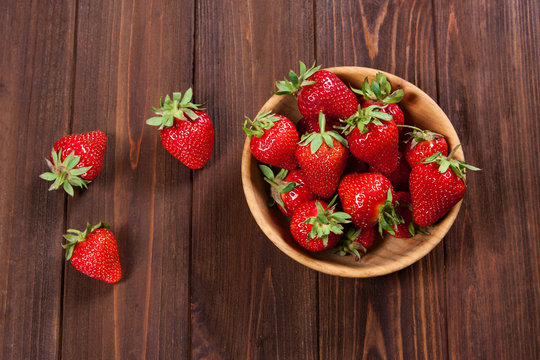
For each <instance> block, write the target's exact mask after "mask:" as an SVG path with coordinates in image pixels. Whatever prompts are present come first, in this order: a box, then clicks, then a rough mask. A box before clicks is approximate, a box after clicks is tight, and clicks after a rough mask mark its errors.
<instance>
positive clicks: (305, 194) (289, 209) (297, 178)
mask: <svg viewBox="0 0 540 360" xmlns="http://www.w3.org/2000/svg"><path fill="white" fill-rule="evenodd" d="M283 180H284V181H285V182H289V183H290V182H295V183H298V184H300V185H298V186H297V187H295V188H294V189H292V190H291V191H289V192H286V193H283V194H279V195H280V196H281V200H283V204H285V209H283V208H282V207H281V205H279V204H277V206H278V208H279V210H281V212H282V213H284V214H285V215H287V216H289V217H291V216H292V215H293V213H294V211H295V210H296V208H298V206H300V205H301V204H303V203H305V202H307V201H311V200H314V199H315V196H314V195H313V193H312V192H311V190H309V188H308V187H307V185H305V180H304V173H303V172H302V170H300V169H295V170H293V171H291V172H289V173H288V174H287V176H286V177H285V179H283ZM272 190H273V191H274V190H275V189H274V188H273V187H272Z"/></svg>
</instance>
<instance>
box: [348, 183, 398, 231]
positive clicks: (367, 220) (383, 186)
mask: <svg viewBox="0 0 540 360" xmlns="http://www.w3.org/2000/svg"><path fill="white" fill-rule="evenodd" d="M338 194H339V198H340V199H341V204H342V205H343V210H344V211H345V212H346V213H348V214H350V215H351V217H352V221H353V223H354V225H356V226H357V227H360V228H370V227H373V226H375V225H376V224H377V223H379V232H380V233H381V235H382V231H383V230H387V231H388V232H390V233H393V230H392V226H394V225H397V224H399V223H401V222H402V221H403V220H402V219H401V218H400V217H399V216H397V215H396V213H395V208H394V201H393V197H394V189H393V187H392V184H391V183H390V180H388V179H387V178H386V177H384V176H383V175H381V174H372V173H363V174H357V173H354V174H349V175H345V176H344V177H343V179H342V180H341V183H340V184H339V189H338Z"/></svg>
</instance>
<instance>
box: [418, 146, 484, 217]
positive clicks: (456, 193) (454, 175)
mask: <svg viewBox="0 0 540 360" xmlns="http://www.w3.org/2000/svg"><path fill="white" fill-rule="evenodd" d="M458 147H459V145H458V146H456V148H455V149H454V150H453V151H452V153H451V154H450V155H449V156H448V157H446V156H443V155H442V154H441V153H435V154H433V155H432V156H430V157H428V158H426V159H424V160H423V161H422V162H420V163H417V164H416V165H415V166H414V167H413V169H412V171H411V175H410V177H409V188H410V189H411V197H412V205H413V219H414V222H415V223H417V224H418V225H420V226H429V225H432V224H433V223H434V222H436V221H437V220H439V219H440V218H441V217H443V216H444V214H446V213H447V212H448V210H450V209H451V208H452V206H454V205H455V204H457V203H458V202H459V201H460V200H461V199H462V198H463V196H465V183H464V174H465V171H466V169H470V170H480V169H478V168H477V167H474V166H472V165H468V164H465V163H463V162H461V161H458V160H456V159H452V155H453V153H454V152H455V151H456V150H457V148H458Z"/></svg>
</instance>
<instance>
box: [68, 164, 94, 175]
mask: <svg viewBox="0 0 540 360" xmlns="http://www.w3.org/2000/svg"><path fill="white" fill-rule="evenodd" d="M91 168H92V167H91V166H85V167H81V168H78V169H73V170H71V172H70V173H71V175H74V176H79V175H82V174H84V173H86V172H87V171H88V170H90V169H91Z"/></svg>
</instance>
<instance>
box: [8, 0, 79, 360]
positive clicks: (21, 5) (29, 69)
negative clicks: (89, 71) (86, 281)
mask: <svg viewBox="0 0 540 360" xmlns="http://www.w3.org/2000/svg"><path fill="white" fill-rule="evenodd" d="M74 24H75V12H74V9H73V7H72V6H71V4H69V3H68V4H55V3H50V2H44V1H32V2H20V1H2V2H1V3H0V54H2V55H1V56H0V69H1V72H0V108H1V109H2V112H1V114H0V124H1V126H2V131H0V142H1V143H2V151H1V152H0V161H1V162H2V164H3V165H2V166H1V167H0V179H2V180H1V181H0V233H1V234H2V235H1V236H0V358H2V359H4V358H6V359H37V358H39V359H52V358H56V357H57V354H58V344H59V338H60V337H59V336H60V331H59V320H60V308H61V305H60V299H61V292H62V287H61V283H62V262H63V260H62V254H61V247H60V239H61V236H62V233H63V230H64V195H63V194H62V193H59V192H48V191H47V188H48V186H49V185H48V184H47V183H46V182H45V181H43V180H41V179H39V178H38V175H39V174H40V173H42V172H44V171H47V166H46V164H45V162H44V160H43V159H44V157H46V156H48V155H47V154H48V153H49V152H50V150H51V148H52V144H54V142H55V141H56V140H57V139H58V138H60V137H61V136H63V135H64V134H65V133H66V131H67V129H68V124H69V111H70V105H71V97H70V88H71V79H72V59H73V30H74Z"/></svg>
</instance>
